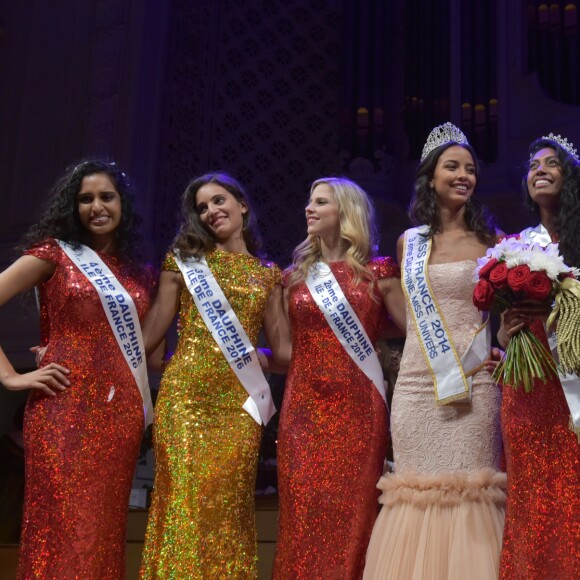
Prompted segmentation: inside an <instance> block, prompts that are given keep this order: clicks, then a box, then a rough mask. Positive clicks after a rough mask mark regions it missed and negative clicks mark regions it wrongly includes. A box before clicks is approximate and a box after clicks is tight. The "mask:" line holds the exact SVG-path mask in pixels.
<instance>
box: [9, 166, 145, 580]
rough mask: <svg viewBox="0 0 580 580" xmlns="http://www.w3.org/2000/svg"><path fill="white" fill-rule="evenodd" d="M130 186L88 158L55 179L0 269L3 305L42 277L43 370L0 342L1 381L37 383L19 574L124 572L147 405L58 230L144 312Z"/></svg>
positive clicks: (28, 428) (28, 426)
mask: <svg viewBox="0 0 580 580" xmlns="http://www.w3.org/2000/svg"><path fill="white" fill-rule="evenodd" d="M134 219H135V216H134V214H133V210H132V201H131V196H130V190H129V187H128V183H127V180H126V177H125V175H124V174H123V173H121V172H120V171H119V170H118V169H117V168H116V167H115V166H114V165H112V164H109V163H104V162H100V161H87V162H84V163H81V164H79V165H77V166H75V167H74V168H71V169H70V170H69V171H68V172H67V174H66V175H65V176H64V177H63V178H62V179H61V180H60V181H59V182H58V183H57V185H56V186H55V189H54V191H53V197H52V198H51V203H50V205H49V207H48V209H47V211H46V212H45V214H44V215H43V217H42V218H41V220H40V221H39V223H38V224H37V225H36V226H34V227H33V228H32V229H31V231H30V232H29V234H28V236H27V237H26V238H25V240H24V245H25V247H26V248H27V249H26V250H25V254H26V255H25V256H23V257H22V258H20V259H19V260H17V261H16V262H15V263H14V264H13V265H12V266H11V267H10V268H8V269H7V270H6V271H5V272H3V273H2V274H0V303H4V302H5V301H6V300H7V299H8V298H10V297H11V296H12V295H14V294H16V293H17V292H19V291H24V290H26V289H30V288H32V287H33V286H35V285H37V286H38V288H39V296H40V314H41V340H42V344H43V345H47V349H46V353H45V355H44V358H43V361H42V364H43V365H44V366H43V367H42V368H40V369H38V370H37V371H34V372H31V373H26V374H23V375H19V374H17V373H15V372H14V369H13V368H12V366H11V365H10V363H9V362H8V360H7V359H6V357H5V356H4V354H3V353H2V351H1V350H0V378H1V380H2V382H3V383H4V385H5V386H6V387H7V388H9V389H12V390H21V389H26V388H30V389H32V391H31V394H30V397H29V400H28V404H27V407H26V414H25V419H24V445H25V459H26V488H25V502H24V513H23V524H22V536H21V545H20V558H19V565H18V578H21V579H28V578H59V579H60V578H64V579H67V578H99V579H107V580H118V579H119V578H124V577H125V546H126V532H125V530H126V519H127V507H128V503H129V494H130V491H131V482H132V479H133V472H134V470H135V463H136V460H137V456H138V453H139V445H140V442H141V437H142V434H143V401H142V398H141V394H140V392H139V390H138V387H137V385H136V384H135V380H134V378H133V375H132V373H131V370H130V369H129V366H128V364H127V363H126V361H125V359H124V357H123V356H122V354H121V352H120V350H119V346H118V345H117V342H116V339H115V336H114V335H113V332H112V330H111V328H110V326H109V322H108V320H107V318H106V315H105V312H104V310H103V307H102V305H101V301H100V299H99V297H98V295H97V293H96V291H95V289H94V287H93V286H92V284H91V283H90V282H89V281H88V280H87V279H86V277H85V276H84V275H83V274H82V273H81V272H80V270H79V269H78V268H77V267H76V265H74V264H73V263H72V261H71V260H70V259H69V258H68V256H67V255H66V254H65V253H64V252H63V250H62V249H61V247H60V246H59V245H58V244H57V242H56V240H55V239H54V238H58V239H60V240H63V241H66V242H68V243H69V244H71V245H76V246H78V245H79V244H81V243H82V244H86V245H88V246H90V247H91V248H92V249H93V250H95V251H96V252H97V253H98V255H99V257H100V258H101V259H102V260H103V262H105V264H106V265H107V266H108V267H109V268H110V269H111V271H112V272H113V274H114V275H115V276H116V277H117V279H118V280H119V281H120V282H121V284H122V285H123V286H124V288H125V289H126V290H127V291H128V292H129V294H130V295H131V297H132V298H133V300H134V302H135V304H136V307H137V310H138V313H139V315H140V316H141V317H142V316H144V314H145V312H146V311H147V308H148V306H149V292H150V287H151V283H152V280H151V276H150V275H149V274H148V272H147V271H146V270H145V268H144V267H143V266H142V265H140V260H139V259H138V256H139V254H138V253H137V251H136V249H137V248H138V244H139V237H138V236H137V232H136V230H135V227H134Z"/></svg>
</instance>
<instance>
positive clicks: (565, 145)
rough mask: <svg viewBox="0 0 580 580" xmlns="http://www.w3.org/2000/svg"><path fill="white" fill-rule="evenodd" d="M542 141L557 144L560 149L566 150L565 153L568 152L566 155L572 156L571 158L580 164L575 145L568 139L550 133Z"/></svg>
mask: <svg viewBox="0 0 580 580" xmlns="http://www.w3.org/2000/svg"><path fill="white" fill-rule="evenodd" d="M542 139H545V140H546V141H553V142H554V143H557V144H558V145H559V146H560V147H562V149H564V151H566V153H568V155H570V157H572V159H574V161H576V163H580V159H578V153H577V152H576V149H574V143H572V142H571V141H568V139H566V137H562V135H554V133H549V134H548V135H546V136H545V137H542Z"/></svg>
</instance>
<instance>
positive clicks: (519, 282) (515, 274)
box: [507, 264, 531, 292]
mask: <svg viewBox="0 0 580 580" xmlns="http://www.w3.org/2000/svg"><path fill="white" fill-rule="evenodd" d="M530 274H531V272H530V267H529V266H528V265H527V264H522V265H521V266H516V267H515V268H512V269H511V270H510V271H509V273H508V278H507V281H508V286H509V287H510V288H511V289H512V290H513V291H514V292H521V291H522V290H523V289H524V286H525V285H526V283H527V281H528V278H529V277H530Z"/></svg>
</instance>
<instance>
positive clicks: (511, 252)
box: [475, 238, 580, 281]
mask: <svg viewBox="0 0 580 580" xmlns="http://www.w3.org/2000/svg"><path fill="white" fill-rule="evenodd" d="M494 258H495V259H496V260H503V261H505V263H506V266H507V267H508V268H509V269H510V270H511V269H512V268H515V267H516V266H521V265H523V264H527V265H528V266H529V268H530V270H532V271H535V272H546V274H547V276H548V278H550V279H551V280H557V279H558V277H559V275H560V274H563V273H567V272H572V273H573V274H574V275H575V276H576V277H578V274H580V271H579V270H578V269H577V268H570V267H569V266H567V265H566V264H565V263H564V258H562V256H561V255H560V253H559V248H558V244H548V245H547V246H545V247H544V246H542V245H540V244H538V243H537V242H532V243H530V244H527V243H525V242H523V241H522V240H520V239H518V238H505V239H503V240H502V241H501V242H499V243H498V244H496V245H495V246H494V247H493V248H489V249H488V250H487V252H486V254H485V257H484V258H479V259H478V260H477V268H476V269H475V280H476V281H477V280H478V279H479V271H480V270H481V268H482V267H483V266H484V265H485V264H487V263H488V262H489V261H490V260H492V259H494Z"/></svg>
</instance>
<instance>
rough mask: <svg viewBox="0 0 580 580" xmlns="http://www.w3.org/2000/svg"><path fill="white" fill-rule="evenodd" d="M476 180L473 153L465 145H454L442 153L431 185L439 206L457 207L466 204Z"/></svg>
mask: <svg viewBox="0 0 580 580" xmlns="http://www.w3.org/2000/svg"><path fill="white" fill-rule="evenodd" d="M476 182H477V177H476V168H475V162H474V161H473V157H472V156H471V153H470V152H469V151H468V150H467V149H465V148H464V147H461V146H459V145H452V146H451V147H449V148H447V149H445V151H443V153H441V156H440V157H439V159H438V160H437V165H436V166H435V171H434V172H433V178H432V179H431V181H430V182H429V185H430V186H431V188H432V189H433V190H434V191H435V194H436V198H437V204H438V205H439V206H444V207H455V206H462V205H465V203H466V202H467V200H468V199H469V198H470V197H471V196H472V194H473V190H474V188H475V184H476Z"/></svg>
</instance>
